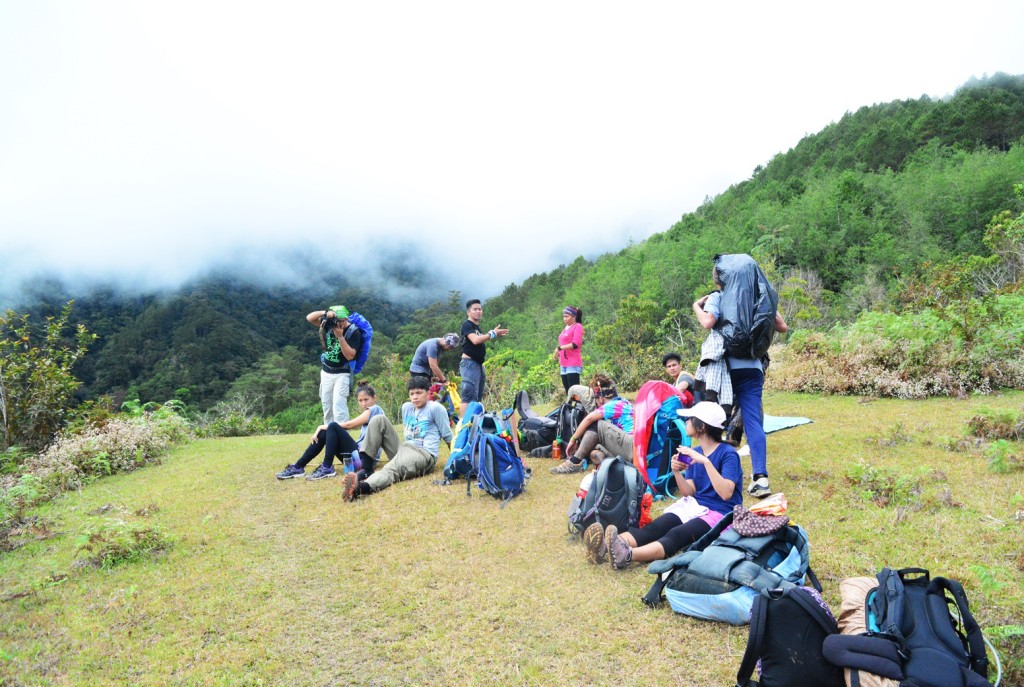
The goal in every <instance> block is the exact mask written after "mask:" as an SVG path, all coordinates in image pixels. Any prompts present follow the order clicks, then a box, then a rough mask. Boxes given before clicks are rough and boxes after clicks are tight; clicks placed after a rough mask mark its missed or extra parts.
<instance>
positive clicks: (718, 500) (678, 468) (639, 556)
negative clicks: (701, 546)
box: [583, 401, 743, 570]
mask: <svg viewBox="0 0 1024 687" xmlns="http://www.w3.org/2000/svg"><path fill="white" fill-rule="evenodd" d="M676 412H677V413H679V415H680V416H681V417H685V418H686V435H687V436H689V437H690V438H691V439H693V440H694V443H696V444H697V446H696V448H690V447H688V446H680V447H679V449H678V453H677V455H676V456H675V457H673V459H672V476H673V477H674V478H675V481H676V486H677V487H678V489H679V496H680V498H679V500H677V501H676V502H675V503H673V504H672V505H671V506H669V507H668V508H666V509H665V512H664V513H662V514H661V515H660V516H659V517H657V518H655V520H654V521H653V522H651V523H650V524H649V525H647V527H644V528H638V527H631V528H629V530H628V531H626V532H622V533H619V531H618V529H617V528H616V527H615V525H609V526H608V528H607V529H606V530H604V531H603V532H602V531H601V525H600V524H594V525H591V526H590V527H588V528H587V530H586V531H585V532H584V533H583V543H584V544H585V545H586V547H587V560H589V561H590V562H592V563H602V562H604V559H605V558H607V557H610V558H611V563H612V567H613V568H615V569H616V570H620V569H622V568H625V567H626V566H628V565H629V564H630V563H631V562H632V561H636V562H638V563H640V562H648V561H656V560H660V559H662V558H668V557H669V556H673V555H675V554H676V553H677V552H679V551H682V550H683V549H684V548H685V547H687V546H689V545H690V544H692V543H693V542H695V541H697V540H698V539H700V538H701V537H702V536H704V535H705V534H707V533H708V532H710V531H711V528H712V527H714V526H715V525H716V524H717V523H718V521H719V520H721V519H722V518H723V517H724V516H725V515H726V514H727V513H730V512H732V509H733V507H734V506H736V505H739V504H742V503H743V494H742V493H741V491H740V485H742V484H743V468H742V467H741V465H740V457H739V455H737V453H736V449H734V448H733V447H732V446H730V445H729V444H723V443H722V432H723V430H724V427H725V411H724V410H722V406H720V405H718V404H717V403H712V402H710V401H702V402H701V403H698V404H697V405H695V406H693V407H692V408H688V409H685V410H678V411H676Z"/></svg>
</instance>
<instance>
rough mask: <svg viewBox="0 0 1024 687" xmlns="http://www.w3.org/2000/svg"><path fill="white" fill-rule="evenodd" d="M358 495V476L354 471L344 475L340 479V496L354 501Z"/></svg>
mask: <svg viewBox="0 0 1024 687" xmlns="http://www.w3.org/2000/svg"><path fill="white" fill-rule="evenodd" d="M358 496H359V476H358V475H356V473H354V472H350V473H348V474H347V475H345V476H344V477H343V478H342V480H341V498H342V499H344V500H345V501H355V500H356V498H357V497H358Z"/></svg>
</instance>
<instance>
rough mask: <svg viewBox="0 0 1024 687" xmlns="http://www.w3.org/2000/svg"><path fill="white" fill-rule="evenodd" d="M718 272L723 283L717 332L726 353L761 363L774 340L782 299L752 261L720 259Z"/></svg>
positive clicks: (742, 255)
mask: <svg viewBox="0 0 1024 687" xmlns="http://www.w3.org/2000/svg"><path fill="white" fill-rule="evenodd" d="M715 268H716V269H717V270H718V278H719V280H720V281H721V282H722V285H723V286H722V300H721V316H720V317H719V318H718V321H717V322H716V323H715V329H717V330H718V331H719V332H720V333H721V334H722V338H724V339H725V353H726V355H729V356H732V357H734V358H752V359H754V360H757V359H760V358H761V357H762V356H764V355H765V354H766V353H767V352H768V347H769V346H771V345H772V339H773V338H774V337H775V313H776V312H777V310H778V306H779V296H778V294H777V293H775V289H774V288H773V287H772V285H771V283H770V282H769V281H768V278H767V277H765V276H764V272H762V271H761V268H760V267H758V265H757V263H756V262H755V261H754V259H753V258H752V257H750V256H749V255H747V254H746V253H736V254H731V255H719V256H717V257H716V258H715Z"/></svg>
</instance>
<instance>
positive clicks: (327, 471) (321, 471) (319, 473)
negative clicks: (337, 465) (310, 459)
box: [306, 465, 338, 480]
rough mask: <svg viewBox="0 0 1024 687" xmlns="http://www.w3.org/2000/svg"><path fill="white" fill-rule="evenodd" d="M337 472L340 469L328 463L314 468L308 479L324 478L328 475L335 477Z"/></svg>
mask: <svg viewBox="0 0 1024 687" xmlns="http://www.w3.org/2000/svg"><path fill="white" fill-rule="evenodd" d="M337 474H338V471H337V470H335V469H334V468H333V467H331V466H328V465H318V466H317V468H316V470H314V471H313V472H312V473H311V474H310V475H309V477H307V478H306V479H308V480H315V479H324V478H327V477H334V476H335V475H337Z"/></svg>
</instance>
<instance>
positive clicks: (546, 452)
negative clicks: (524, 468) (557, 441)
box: [530, 444, 551, 458]
mask: <svg viewBox="0 0 1024 687" xmlns="http://www.w3.org/2000/svg"><path fill="white" fill-rule="evenodd" d="M530 457H531V458H550V457H551V444H547V445H545V446H538V447H537V448H535V449H533V450H532V451H530Z"/></svg>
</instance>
